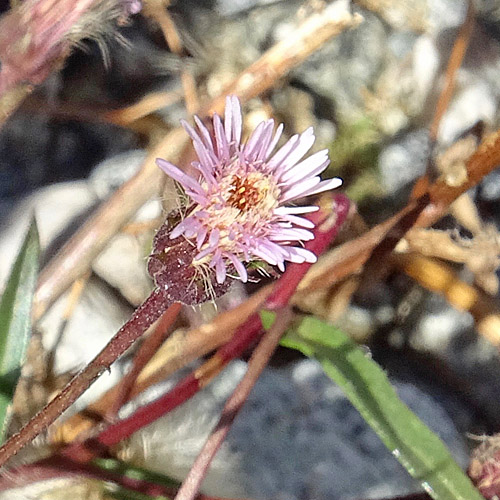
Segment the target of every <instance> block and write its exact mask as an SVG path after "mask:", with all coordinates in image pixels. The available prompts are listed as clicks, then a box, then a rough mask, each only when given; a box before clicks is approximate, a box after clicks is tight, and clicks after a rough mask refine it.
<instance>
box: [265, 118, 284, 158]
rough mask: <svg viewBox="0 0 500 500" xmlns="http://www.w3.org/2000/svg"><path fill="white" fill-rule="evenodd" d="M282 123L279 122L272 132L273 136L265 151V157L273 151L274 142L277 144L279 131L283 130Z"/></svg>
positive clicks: (279, 135)
mask: <svg viewBox="0 0 500 500" xmlns="http://www.w3.org/2000/svg"><path fill="white" fill-rule="evenodd" d="M283 128H284V125H283V124H282V123H280V124H279V125H278V128H277V129H276V133H275V134H274V138H273V140H272V141H271V144H269V146H268V147H267V151H266V158H268V157H269V155H270V154H271V153H272V152H273V150H274V148H275V147H276V144H278V141H279V140H280V137H281V133H282V132H283Z"/></svg>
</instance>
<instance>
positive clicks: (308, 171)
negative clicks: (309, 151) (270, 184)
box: [279, 149, 330, 184]
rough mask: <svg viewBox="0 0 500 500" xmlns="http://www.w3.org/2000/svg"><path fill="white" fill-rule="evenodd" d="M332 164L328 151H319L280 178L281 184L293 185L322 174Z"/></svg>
mask: <svg viewBox="0 0 500 500" xmlns="http://www.w3.org/2000/svg"><path fill="white" fill-rule="evenodd" d="M329 164H330V159H329V158H328V150H326V149H325V150H323V151H319V152H318V153H315V154H313V155H312V156H310V157H309V158H306V159H305V160H304V161H301V162H300V163H297V165H295V166H294V167H292V168H290V169H288V170H286V171H285V172H284V173H283V175H282V176H281V177H280V179H279V182H284V183H287V184H293V183H295V182H297V181H300V180H302V179H304V178H306V177H313V176H315V175H319V174H321V172H323V170H325V169H326V167H328V165H329Z"/></svg>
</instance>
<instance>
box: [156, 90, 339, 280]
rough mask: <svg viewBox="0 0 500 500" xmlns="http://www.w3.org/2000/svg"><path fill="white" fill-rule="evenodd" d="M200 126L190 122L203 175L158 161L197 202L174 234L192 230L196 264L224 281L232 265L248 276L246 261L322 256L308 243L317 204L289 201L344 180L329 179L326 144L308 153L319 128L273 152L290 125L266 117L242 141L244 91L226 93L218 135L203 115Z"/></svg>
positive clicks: (217, 123)
mask: <svg viewBox="0 0 500 500" xmlns="http://www.w3.org/2000/svg"><path fill="white" fill-rule="evenodd" d="M195 122H196V125H197V128H198V130H195V129H193V128H192V127H191V126H190V125H189V124H188V123H186V122H182V125H183V126H184V128H185V129H186V131H187V133H188V134H189V135H190V137H191V139H192V141H193V146H194V148H195V150H196V153H197V155H198V161H197V162H194V163H193V167H194V168H196V169H197V170H198V171H199V172H200V176H199V178H198V179H195V178H193V177H191V176H189V175H187V174H185V173H184V172H182V171H181V170H180V169H179V168H177V167H176V166H175V165H172V164H171V163H169V162H167V161H165V160H162V159H160V158H159V159H157V160H156V162H157V164H158V166H159V167H160V168H161V169H162V170H163V171H164V172H165V173H166V174H168V175H169V176H170V177H172V178H173V179H175V180H176V181H177V182H178V183H179V184H180V185H181V186H182V187H183V189H184V191H185V192H186V195H187V196H189V198H190V199H191V200H192V204H190V205H189V207H188V210H187V212H186V217H185V218H184V219H183V220H182V221H181V222H180V223H179V224H178V225H177V226H176V227H175V228H174V229H173V230H172V232H171V234H170V238H172V239H174V238H177V237H179V236H181V235H182V236H184V237H185V238H186V239H188V240H190V241H192V244H193V245H196V249H197V254H196V255H195V257H194V259H193V264H194V265H199V266H203V265H207V266H209V267H210V268H215V274H216V279H217V282H218V283H223V282H224V280H225V279H226V272H227V268H228V267H229V269H234V270H236V272H237V273H238V275H239V278H240V279H241V280H242V281H244V282H245V281H247V270H246V268H245V266H244V265H243V262H247V263H248V262H252V261H256V260H258V261H266V262H268V263H269V264H271V265H273V266H278V268H279V269H280V270H281V271H283V270H284V262H285V261H290V262H298V263H301V262H315V261H316V256H315V255H314V254H313V253H312V252H310V251H308V250H306V249H305V248H303V247H302V246H301V242H303V241H307V240H311V239H313V238H314V235H313V233H312V232H311V231H309V229H311V228H313V227H314V225H313V224H312V223H311V222H310V221H309V220H307V219H305V218H303V217H300V215H302V214H306V213H309V212H313V211H316V210H317V209H318V207H316V206H287V205H288V204H290V203H292V202H293V201H294V200H297V199H298V198H303V197H304V196H308V195H312V194H317V193H320V192H322V191H326V190H328V189H334V188H336V187H338V186H340V184H341V183H342V181H341V180H340V179H338V178H334V179H329V180H325V181H321V179H320V177H319V174H321V172H323V171H324V170H325V169H326V167H327V166H328V164H329V163H330V160H329V159H328V151H327V150H323V151H320V152H318V153H315V154H313V155H311V156H309V157H308V158H306V159H302V158H303V157H304V155H305V154H306V153H307V152H308V151H309V149H310V148H311V146H312V145H313V143H314V139H315V137H314V134H313V130H312V128H308V129H307V130H306V131H305V132H303V133H302V134H300V135H294V136H293V137H292V138H291V139H290V140H289V141H288V142H287V143H286V144H285V145H284V146H283V147H281V148H280V149H279V150H278V151H277V152H276V153H274V154H273V150H274V149H275V147H276V145H277V143H278V140H279V138H280V136H281V132H282V131H283V125H280V126H279V127H278V129H277V130H276V132H275V133H274V134H273V131H274V121H273V120H267V121H264V122H262V123H260V124H259V125H258V126H257V128H256V129H255V130H254V131H253V133H252V134H251V136H250V137H249V139H248V141H247V142H246V143H243V142H242V141H241V131H242V116H241V107H240V103H239V100H238V98H237V97H235V96H230V97H228V98H227V99H226V111H225V117H224V122H223V121H222V119H221V118H220V117H219V116H218V115H217V114H216V115H214V117H213V130H214V133H213V135H212V134H211V133H210V132H209V130H208V129H207V128H206V127H205V125H203V123H202V122H201V120H200V119H199V118H198V117H195Z"/></svg>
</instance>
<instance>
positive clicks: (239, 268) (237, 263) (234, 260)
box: [225, 253, 248, 283]
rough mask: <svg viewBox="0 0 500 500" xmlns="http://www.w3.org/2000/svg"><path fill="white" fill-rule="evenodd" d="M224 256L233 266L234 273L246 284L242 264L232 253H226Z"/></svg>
mask: <svg viewBox="0 0 500 500" xmlns="http://www.w3.org/2000/svg"><path fill="white" fill-rule="evenodd" d="M225 256H226V257H227V258H228V259H229V260H230V261H231V263H232V264H233V266H234V268H235V269H236V272H237V273H238V274H239V275H240V279H241V281H243V283H246V282H247V280H248V273H247V270H246V268H245V266H244V265H243V263H242V262H241V261H240V260H239V259H238V258H237V257H236V255H234V254H232V253H226V254H225Z"/></svg>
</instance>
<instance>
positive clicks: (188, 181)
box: [156, 158, 205, 195]
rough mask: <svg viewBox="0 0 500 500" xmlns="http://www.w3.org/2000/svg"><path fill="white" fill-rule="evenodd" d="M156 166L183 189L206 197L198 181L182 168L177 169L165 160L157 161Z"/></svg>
mask: <svg viewBox="0 0 500 500" xmlns="http://www.w3.org/2000/svg"><path fill="white" fill-rule="evenodd" d="M156 164H157V165H158V166H159V167H160V168H161V169H162V170H163V171H164V172H165V173H166V174H167V175H168V176H169V177H172V179H174V180H176V181H177V182H178V183H179V184H181V186H182V187H184V188H185V189H191V190H192V191H195V192H196V193H199V194H201V195H204V194H205V192H204V191H203V188H202V187H201V186H200V184H199V183H198V181H196V180H195V179H193V178H192V177H191V176H190V175H187V174H185V173H184V172H183V171H182V170H181V169H180V168H177V167H176V166H175V165H172V163H170V162H168V161H166V160H163V159H162V158H157V159H156Z"/></svg>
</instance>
